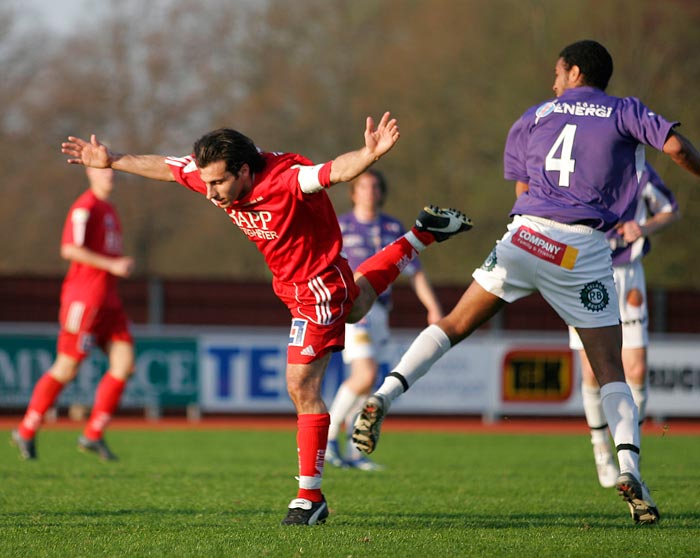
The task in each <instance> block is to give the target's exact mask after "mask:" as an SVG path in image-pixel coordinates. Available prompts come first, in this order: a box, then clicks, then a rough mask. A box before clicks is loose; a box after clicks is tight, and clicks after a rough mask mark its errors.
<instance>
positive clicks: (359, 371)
mask: <svg viewBox="0 0 700 558" xmlns="http://www.w3.org/2000/svg"><path fill="white" fill-rule="evenodd" d="M386 195H387V184H386V180H385V178H384V175H383V174H382V173H380V172H379V171H377V170H375V169H369V170H367V171H366V172H364V173H362V174H361V175H360V176H358V177H357V178H356V179H355V180H354V181H353V182H352V183H351V184H350V199H351V200H352V204H353V207H352V210H351V211H348V212H347V213H344V214H342V215H340V216H339V217H338V222H339V223H340V231H341V233H342V234H343V251H344V252H345V254H346V256H347V258H348V262H349V263H350V267H351V268H352V269H357V267H358V266H359V265H360V264H361V263H362V262H363V261H364V260H366V259H367V258H369V257H370V256H372V255H374V254H376V253H377V252H380V251H381V249H382V248H383V247H384V246H386V245H387V244H390V243H391V242H393V241H394V240H396V239H397V238H399V237H401V236H403V235H404V234H405V233H406V230H405V229H404V227H403V225H402V224H401V222H400V221H399V220H398V219H395V218H393V217H391V216H389V215H387V214H386V213H382V212H381V208H382V206H383V205H384V202H385V201H386ZM403 273H404V274H407V275H409V276H410V278H411V284H412V286H413V289H414V290H415V292H416V295H417V296H418V299H419V300H420V301H421V302H422V303H423V306H425V308H426V310H427V311H428V320H427V321H428V324H433V323H435V322H437V321H438V320H439V319H440V318H442V308H441V307H440V303H439V301H438V299H437V297H436V296H435V293H434V291H433V289H432V287H431V285H430V283H429V282H428V279H427V277H426V275H425V273H424V272H423V270H422V269H421V266H420V262H419V260H418V259H414V260H413V261H411V263H409V264H408V265H407V266H406V267H405V268H404V271H403ZM390 310H391V288H389V289H387V290H386V291H384V293H382V294H381V295H380V296H379V297H378V298H377V300H376V302H375V303H374V304H373V305H372V308H371V309H370V311H369V312H368V313H367V314H366V315H365V317H364V318H362V319H361V320H360V321H359V322H357V323H354V324H346V326H345V349H344V350H343V361H344V362H345V364H346V365H347V366H348V367H349V368H350V375H349V376H348V378H347V379H346V380H345V381H344V382H343V383H342V384H341V386H340V387H339V388H338V392H337V393H336V395H335V398H334V400H333V403H332V404H331V408H330V415H331V425H330V427H329V429H328V448H327V450H326V462H327V463H330V464H331V465H334V466H336V467H353V468H357V469H362V470H367V471H371V470H378V469H381V468H382V466H381V465H378V464H376V463H374V462H373V461H371V460H370V459H369V458H368V457H366V456H365V455H364V454H363V453H362V452H360V450H358V449H357V448H356V447H355V446H354V444H350V443H347V444H346V445H345V451H342V450H341V449H340V445H339V439H338V438H339V434H340V432H341V429H342V428H343V426H347V427H350V428H351V427H352V425H353V423H354V422H355V416H356V415H357V413H359V411H360V409H361V408H362V405H363V404H364V402H365V399H367V396H368V395H369V394H370V391H371V390H372V388H373V387H374V384H375V382H376V380H377V374H378V371H379V363H378V362H377V360H378V354H379V351H380V350H381V348H382V347H383V346H384V345H385V344H386V343H387V341H388V340H389V312H390ZM349 439H350V437H349V435H348V436H347V437H346V440H348V441H349Z"/></svg>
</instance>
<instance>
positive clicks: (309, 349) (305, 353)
mask: <svg viewBox="0 0 700 558" xmlns="http://www.w3.org/2000/svg"><path fill="white" fill-rule="evenodd" d="M299 354H300V355H302V356H309V357H315V356H316V351H314V348H313V347H312V346H311V345H307V346H306V347H304V348H303V349H302V350H301V352H300V353H299Z"/></svg>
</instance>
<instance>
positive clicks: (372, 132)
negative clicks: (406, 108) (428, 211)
mask: <svg viewBox="0 0 700 558" xmlns="http://www.w3.org/2000/svg"><path fill="white" fill-rule="evenodd" d="M400 135H401V134H400V133H399V125H398V122H397V120H396V118H391V113H389V112H385V113H384V115H383V116H382V119H381V120H380V121H379V124H377V126H376V128H375V126H374V119H373V118H372V117H371V116H368V117H367V121H366V123H365V145H364V147H362V148H361V149H358V150H357V151H351V152H349V153H345V154H343V155H339V156H338V157H336V158H335V159H334V161H333V164H332V165H331V176H330V179H331V184H337V183H338V182H348V181H350V180H352V179H353V178H355V177H357V176H359V175H360V174H361V173H362V172H364V171H366V170H367V169H368V168H369V167H370V166H371V165H372V164H373V163H375V162H376V161H378V160H379V159H380V158H381V157H383V156H384V155H385V154H386V153H387V152H388V151H389V150H390V149H391V148H392V147H394V145H395V144H396V142H397V141H399V137H400Z"/></svg>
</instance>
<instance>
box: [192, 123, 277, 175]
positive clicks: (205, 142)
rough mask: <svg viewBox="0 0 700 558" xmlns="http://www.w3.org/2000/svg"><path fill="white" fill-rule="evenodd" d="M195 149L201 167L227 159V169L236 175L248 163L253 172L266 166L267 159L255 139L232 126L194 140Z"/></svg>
mask: <svg viewBox="0 0 700 558" xmlns="http://www.w3.org/2000/svg"><path fill="white" fill-rule="evenodd" d="M193 151H194V158H195V160H196V161H197V166H198V167H199V168H200V169H201V168H204V167H207V166H209V165H210V164H212V163H214V162H216V161H225V162H226V170H227V171H229V172H230V173H231V174H233V175H234V176H238V173H239V171H240V170H241V167H242V166H243V165H244V164H246V163H247V164H248V167H250V170H251V172H260V171H262V170H263V168H265V159H264V158H263V156H262V155H261V154H260V150H259V149H258V148H257V147H256V146H255V144H254V143H253V140H252V139H250V138H249V137H247V136H245V135H243V134H241V133H240V132H237V131H236V130H232V129H231V128H220V129H218V130H214V131H213V132H209V133H207V134H204V135H203V136H202V137H201V138H199V139H198V140H197V141H196V142H194V149H193Z"/></svg>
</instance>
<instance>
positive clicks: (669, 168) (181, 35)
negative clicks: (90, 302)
mask: <svg viewBox="0 0 700 558" xmlns="http://www.w3.org/2000/svg"><path fill="white" fill-rule="evenodd" d="M18 6H19V4H17V5H15V7H14V8H13V7H7V6H4V7H2V8H0V31H2V32H3V37H4V40H3V42H2V45H1V46H0V64H1V65H2V68H3V78H4V79H3V81H2V82H0V101H2V102H3V106H5V107H7V108H6V110H5V111H4V113H3V115H2V116H1V117H0V126H1V127H2V135H1V136H0V142H2V149H1V150H0V158H1V159H0V164H1V165H2V168H3V172H4V177H3V178H4V181H3V184H2V186H1V187H0V188H1V191H2V201H3V203H2V206H0V217H2V218H1V219H0V234H1V235H2V238H3V239H5V242H4V249H3V250H2V252H0V272H3V273H12V272H37V273H47V272H49V273H60V272H61V271H62V270H63V265H62V263H61V262H60V260H59V257H58V241H59V240H58V238H59V234H60V230H61V225H62V222H63V219H64V216H65V211H66V210H67V208H68V205H69V204H70V203H71V201H72V200H73V199H74V198H75V197H76V196H77V194H78V192H80V191H81V190H82V189H83V188H84V187H85V185H86V183H85V180H84V177H83V175H82V173H81V172H80V171H79V168H77V167H68V166H67V165H66V164H65V163H64V158H63V157H62V156H61V154H60V150H59V145H60V142H61V141H62V140H63V139H64V138H65V136H66V135H68V134H75V135H81V136H88V135H89V134H90V133H92V132H95V133H97V134H98V137H101V138H103V139H105V140H108V141H109V143H110V144H111V145H112V146H113V147H114V148H115V149H117V150H124V151H130V152H137V153H163V154H174V155H181V154H185V153H187V152H188V151H189V150H190V149H191V145H192V142H193V140H194V139H196V138H197V137H199V136H200V135H201V134H202V133H203V132H205V131H207V130H210V129H214V128H218V127H222V126H230V127H234V128H237V129H239V130H241V131H242V132H244V133H246V134H248V135H250V136H251V137H253V138H254V139H255V141H256V142H257V143H258V145H260V146H261V147H262V148H264V149H268V150H274V151H285V150H286V151H296V152H299V153H302V154H304V155H306V156H308V157H309V158H311V159H313V160H314V161H317V162H322V161H325V160H328V159H329V158H330V157H333V156H335V155H336V154H338V153H341V152H343V151H346V150H349V149H354V148H356V147H358V146H359V145H360V144H361V142H362V128H363V123H364V118H365V117H366V116H367V115H372V116H373V117H375V118H377V117H379V116H380V115H381V113H382V112H383V111H384V110H391V111H392V113H393V114H395V115H396V116H397V117H399V119H400V124H401V131H402V136H403V137H402V139H401V141H400V143H399V144H398V145H397V147H396V148H395V150H394V151H393V152H392V153H391V154H390V155H389V156H388V157H387V158H386V159H384V160H383V161H382V162H381V169H382V170H384V171H385V172H386V174H387V176H388V178H389V181H390V188H391V196H390V198H389V206H388V207H387V210H388V211H390V212H391V213H394V214H396V215H397V216H399V217H401V218H402V219H403V220H404V221H405V222H406V223H410V222H411V221H412V219H413V218H414V217H415V213H416V210H417V209H418V208H419V207H420V206H421V205H422V204H424V203H427V202H431V203H439V204H444V205H450V206H455V207H459V208H463V209H465V210H466V211H467V212H468V213H469V214H470V216H472V218H473V219H474V221H475V222H476V225H477V226H476V227H475V229H474V230H473V231H472V232H470V233H469V234H468V235H464V237H460V238H458V239H455V240H454V241H451V243H450V248H449V249H440V250H433V251H430V252H429V253H426V255H425V256H424V263H425V265H426V266H427V268H428V269H429V270H430V273H431V277H432V278H433V279H434V280H435V281H437V282H442V283H460V284H464V283H466V282H467V281H468V280H469V277H470V274H471V271H472V269H473V268H474V267H476V266H478V265H480V263H481V262H482V261H483V259H484V258H485V256H486V255H487V254H488V253H489V252H490V250H491V248H492V246H493V243H494V242H495V240H496V239H497V238H499V237H500V236H501V235H502V233H503V231H504V227H505V224H506V223H507V221H508V212H509V210H510V207H511V205H512V203H513V199H514V192H513V187H512V184H509V183H507V182H506V181H504V180H503V178H502V150H503V143H504V140H505V137H506V134H507V132H508V129H509V127H510V125H511V124H512V123H513V122H514V121H515V119H516V118H517V117H518V116H519V115H520V114H521V113H522V112H523V111H524V110H525V109H527V108H528V107H529V106H531V105H533V104H535V103H539V102H541V101H543V100H545V99H548V98H551V97H552V96H553V93H552V91H551V83H552V80H553V68H554V63H555V61H556V58H557V54H558V52H559V50H560V49H561V48H562V47H563V46H565V45H566V44H568V43H571V42H573V41H575V40H578V39H581V38H594V39H597V40H600V41H601V42H602V43H603V44H605V45H606V46H608V48H609V49H610V50H611V53H612V55H613V57H614V60H615V66H616V69H615V74H614V76H613V79H612V82H611V87H610V92H611V93H613V94H617V95H635V96H638V97H640V98H641V99H642V100H643V101H644V102H645V103H646V104H647V105H648V106H650V107H651V108H653V109H654V110H658V111H659V112H660V113H661V114H663V115H664V116H666V117H668V118H673V119H678V120H680V121H682V122H683V128H682V130H683V131H684V132H685V133H686V134H688V135H689V137H691V139H693V140H694V141H695V142H696V143H700V114H699V113H698V112H697V111H696V110H694V107H696V106H697V105H698V96H699V95H700V87H698V86H699V85H700V57H698V56H695V55H694V54H695V53H697V52H698V51H700V35H699V34H698V33H697V29H698V26H699V24H700V4H698V3H697V2H694V1H693V0H668V1H667V2H664V3H660V2H655V1H654V0H575V1H571V2H567V3H564V4H562V3H561V2H556V1H555V0H497V1H495V2H483V1H481V0H463V1H455V0H381V1H377V0H296V2H294V4H293V9H292V8H291V5H290V4H289V3H288V2H287V1H284V0H266V1H262V0H259V1H257V0H237V1H234V2H231V1H230V0H208V1H207V2H206V3H198V4H197V5H196V6H195V5H193V3H192V2H191V1H190V0H152V1H151V2H140V1H137V0H120V1H119V2H117V1H116V0H112V1H110V2H107V3H104V4H102V8H103V9H102V11H100V12H99V13H98V12H96V13H94V14H93V13H90V14H85V17H84V18H83V20H81V21H82V22H83V23H81V25H80V26H79V27H76V31H75V32H74V33H72V34H68V35H65V34H61V35H59V34H57V33H55V32H52V31H51V30H50V29H40V30H38V29H36V28H34V29H32V28H30V27H27V26H26V25H25V26H24V27H22V26H20V25H18V9H19V7H18ZM88 17H90V18H92V19H91V20H88V19H87V18H88ZM572 30H575V32H574V33H572ZM37 37H41V39H40V40H41V44H40V45H37V43H38V40H37ZM39 46H40V48H39ZM649 157H650V159H651V160H652V161H653V162H658V170H659V172H660V173H661V174H662V176H663V177H664V178H665V179H666V180H667V182H668V184H669V186H671V188H672V189H673V190H674V192H676V194H677V195H678V198H679V201H680V204H681V210H682V214H683V216H684V219H683V220H682V221H681V222H680V223H678V224H676V225H674V226H673V227H671V229H669V231H668V232H666V233H664V237H663V238H662V239H661V240H660V241H659V244H662V243H663V250H657V251H656V252H653V253H652V255H651V256H650V258H649V263H648V265H647V269H648V278H649V282H650V284H652V285H658V286H669V287H671V286H686V287H695V288H697V287H698V286H700V266H699V265H698V264H697V263H695V262H694V260H693V259H692V258H690V257H689V254H692V253H693V251H694V250H697V248H698V247H699V246H698V244H700V239H698V237H697V235H694V234H693V232H694V231H693V226H694V221H695V220H697V219H698V217H700V195H698V193H697V188H698V184H697V181H696V180H694V179H693V178H692V177H691V176H689V175H687V174H686V173H683V172H682V171H680V170H677V169H676V168H674V166H673V165H672V164H670V163H669V162H668V161H667V160H666V159H665V158H663V157H660V156H658V155H656V154H654V153H650V154H649ZM120 181H121V183H122V185H123V187H122V188H119V190H118V192H117V193H116V195H115V202H116V203H117V204H118V205H119V206H120V209H121V212H120V213H121V215H122V216H123V218H124V221H125V223H124V225H125V237H126V240H127V251H128V252H129V253H131V254H134V255H135V256H136V257H137V259H138V267H139V271H140V273H142V274H152V275H161V276H199V277H237V278H257V279H265V278H267V277H268V273H267V270H266V268H265V265H264V262H263V260H262V258H261V257H260V256H259V255H258V254H257V252H256V250H255V249H254V247H253V245H252V243H250V242H248V241H247V240H246V239H245V238H244V237H243V235H242V234H240V232H238V231H237V230H236V229H235V227H233V228H232V225H231V224H230V223H229V222H228V219H227V218H226V216H225V215H224V214H223V213H222V212H216V211H213V210H212V208H211V207H209V203H208V202H207V201H206V200H205V199H204V198H203V197H201V196H196V195H194V194H192V193H190V192H188V191H186V190H185V189H183V188H180V187H178V186H175V185H168V184H163V183H149V182H148V181H145V180H141V179H136V178H134V177H129V176H127V175H124V176H122V177H120ZM331 197H332V198H333V200H334V203H336V205H337V207H338V210H339V211H343V210H345V209H347V208H348V207H349V203H348V196H347V190H346V189H345V188H343V187H342V186H337V187H336V188H335V189H333V190H332V191H331ZM455 256H457V257H455Z"/></svg>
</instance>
